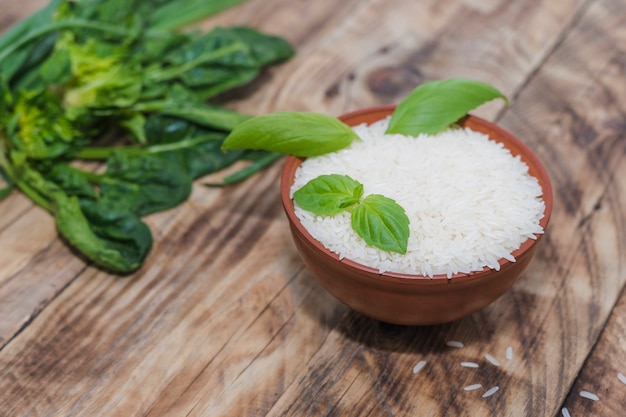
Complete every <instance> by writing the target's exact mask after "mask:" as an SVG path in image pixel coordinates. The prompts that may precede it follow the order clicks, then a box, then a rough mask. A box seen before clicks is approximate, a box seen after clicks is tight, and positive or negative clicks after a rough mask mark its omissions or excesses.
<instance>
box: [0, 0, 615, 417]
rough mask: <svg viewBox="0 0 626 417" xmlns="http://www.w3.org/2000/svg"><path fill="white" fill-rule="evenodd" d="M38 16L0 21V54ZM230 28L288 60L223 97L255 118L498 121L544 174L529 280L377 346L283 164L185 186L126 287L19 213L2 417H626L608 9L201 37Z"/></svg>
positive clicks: (581, 4) (487, 12) (6, 265)
mask: <svg viewBox="0 0 626 417" xmlns="http://www.w3.org/2000/svg"><path fill="white" fill-rule="evenodd" d="M45 3H46V1H44V0H29V1H28V2H25V1H18V0H0V10H1V13H0V31H1V30H4V29H6V28H7V27H9V26H10V25H11V24H12V23H13V22H15V21H16V20H18V19H20V18H21V17H23V16H25V15H27V14H29V13H31V12H32V11H33V10H36V9H37V8H39V7H40V6H42V5H44V4H45ZM234 24H245V25H250V26H254V27H257V28H260V29H262V30H264V31H267V32H271V33H275V34H278V35H281V36H284V37H286V38H287V39H289V40H290V41H291V42H292V43H293V44H294V45H295V46H296V48H297V51H298V55H297V56H296V57H294V58H293V59H292V60H291V61H289V62H288V63H286V64H283V65H281V66H277V67H274V68H272V69H271V70H269V71H267V72H266V73H265V74H264V75H263V76H262V77H261V78H260V79H259V80H257V81H255V82H254V83H253V84H252V85H250V86H249V87H247V88H244V89H241V90H239V91H237V92H234V93H231V94H228V95H226V96H225V97H224V98H223V103H224V104H225V105H228V106H230V107H232V108H235V109H239V110H242V111H246V112H249V113H252V114H263V113H267V112H271V111H276V110H312V111H318V112H323V113H326V114H331V115H339V114H341V113H344V112H346V111H351V110H356V109H359V108H362V107H366V106H369V105H374V104H383V103H392V102H397V101H398V100H400V99H401V98H403V97H404V96H405V95H406V94H408V92H409V91H411V90H412V89H413V88H414V87H415V86H416V85H417V84H418V83H420V82H422V81H425V80H431V79H441V78H447V77H452V76H463V77H469V78H474V79H479V80H483V81H487V82H490V83H492V84H494V85H496V86H497V87H498V88H500V89H501V90H503V91H504V92H505V93H506V94H507V95H509V97H510V98H511V105H510V106H509V107H503V106H502V104H501V103H494V104H488V105H486V106H483V107H481V108H480V109H478V110H477V111H476V112H474V113H475V114H478V115H480V116H483V117H486V118H489V119H491V120H495V121H497V122H498V123H499V124H501V125H502V126H503V127H505V128H506V129H508V130H510V131H512V132H513V133H515V134H516V135H517V136H518V137H520V138H521V139H522V140H523V141H524V142H526V143H527V144H528V145H529V146H530V147H531V148H532V149H534V150H535V151H536V152H537V154H538V155H539V157H540V158H541V159H542V161H543V162H544V164H545V165H546V167H547V169H548V171H549V173H550V176H551V178H552V181H553V187H554V191H555V206H554V212H553V215H552V220H551V224H550V226H549V228H548V231H547V234H546V236H545V238H544V239H543V240H542V241H541V243H540V246H539V249H538V251H537V255H536V257H535V259H533V261H532V263H531V265H530V266H529V269H528V270H527V272H525V273H524V275H523V276H522V277H521V279H520V280H519V281H518V282H517V283H516V284H515V286H514V287H513V288H512V289H511V290H510V291H509V292H508V293H507V294H505V295H504V296H503V297H502V298H501V299H499V300H497V301H496V302H495V303H493V304H492V305H490V306H489V307H487V308H486V309H484V310H483V311H481V312H478V313H476V314H474V315H472V316H470V317H468V318H466V319H463V320H459V321H456V322H453V323H449V324H445V325H440V326H428V327H403V326H395V325H390V324H385V323H381V322H377V321H375V320H372V319H369V318H366V317H363V316H361V315H359V314H357V313H355V312H352V311H350V310H349V309H347V308H346V307H345V306H343V305H341V304H340V303H338V302H337V301H336V300H335V299H333V298H332V297H331V296H330V295H328V294H327V293H326V292H325V291H324V290H323V289H322V288H321V287H320V286H319V285H318V284H317V283H316V281H315V280H314V279H313V277H312V276H311V275H309V274H308V273H307V271H306V270H305V269H304V267H303V265H302V263H301V261H300V259H299V258H298V254H297V253H296V251H295V248H294V247H293V245H292V243H291V239H290V236H289V231H288V226H287V222H286V219H285V217H284V215H283V213H282V208H281V206H280V202H279V196H278V175H279V171H280V164H277V165H276V166H274V167H272V168H271V169H268V170H266V171H265V172H263V173H262V174H260V175H258V176H256V177H254V178H253V179H251V180H249V181H247V182H245V183H243V184H240V185H237V186H234V187H229V188H225V189H222V190H220V189H208V188H206V187H203V186H202V185H201V182H198V184H197V186H196V187H195V188H194V190H193V193H192V196H191V198H190V200H189V201H188V202H186V203H185V204H183V205H181V206H180V207H178V208H176V209H173V210H169V211H167V212H164V213H159V214H156V215H152V216H150V217H149V218H148V219H147V221H148V223H149V225H150V227H151V229H152V230H153V233H154V235H155V247H154V249H153V251H152V253H151V254H150V256H149V258H148V260H147V262H146V264H145V265H144V267H142V268H141V269H140V270H139V271H138V272H136V273H135V274H133V275H132V276H129V277H125V278H120V277H118V276H114V275H109V274H106V273H105V272H102V271H100V270H98V269H96V268H94V267H92V266H89V265H86V264H85V263H84V262H82V261H81V260H80V259H78V258H76V257H75V256H73V255H72V253H71V251H70V250H69V249H68V248H67V247H66V246H65V245H64V244H63V242H61V241H60V240H59V238H58V237H57V234H56V230H55V228H54V223H53V220H52V219H51V218H50V216H49V215H48V214H47V213H46V212H44V211H43V210H41V209H40V208H38V207H35V206H33V205H32V204H31V203H30V201H29V200H27V199H26V198H24V197H23V196H22V195H20V194H19V193H17V192H15V193H13V194H12V195H11V196H10V197H9V198H7V199H5V200H3V201H1V202H0V248H1V249H0V415H1V416H211V417H213V416H266V415H268V416H277V415H281V416H331V415H332V416H473V417H475V416H561V415H562V411H561V410H562V408H563V407H567V409H568V410H569V413H570V414H571V416H583V415H584V416H591V415H593V416H620V415H625V414H626V384H625V383H624V382H622V381H621V380H620V379H619V378H618V374H620V373H621V374H626V338H625V337H626V336H625V335H626V321H625V319H624V318H625V317H626V295H625V292H624V286H625V283H626V210H625V209H624V207H626V162H625V158H626V0H563V1H559V2H553V1H549V0H533V1H525V2H521V1H519V2H514V1H507V0H487V1H480V0H465V1H460V0H458V1H457V0H443V1H442V0H426V1H420V2H416V1H414V0H387V1H382V0H358V1H357V0H346V1H341V2H339V1H335V0H318V1H308V0H288V1H287V0H250V1H249V2H247V3H245V4H243V5H241V6H239V7H236V8H234V9H231V10H229V11H227V12H225V13H223V14H221V15H219V16H217V17H215V18H211V19H208V20H207V21H205V22H203V23H202V24H201V25H200V27H202V28H205V29H208V28H210V27H212V26H215V25H234ZM449 340H457V341H461V342H463V343H464V347H463V348H461V349H458V348H451V347H448V346H446V342H447V341H449ZM508 347H511V348H512V353H513V355H512V358H511V359H508V358H507V355H506V350H507V348H508ZM486 354H490V355H493V356H494V357H495V358H496V359H497V360H498V361H499V366H495V365H493V364H492V363H490V362H489V361H488V360H487V359H486V358H485V355H486ZM420 361H425V363H426V364H425V366H424V368H423V369H422V370H421V371H419V372H418V373H414V372H413V367H414V366H415V365H416V364H417V363H418V362H420ZM462 361H472V362H476V363H478V364H479V368H476V369H472V368H464V367H462V366H461V365H460V363H461V362H462ZM470 384H481V385H482V387H481V388H480V389H479V390H476V391H465V390H464V389H463V388H464V387H465V386H468V385H470ZM493 386H498V387H499V391H498V392H496V393H495V394H494V395H493V396H491V397H488V398H483V397H482V394H483V393H484V392H485V391H486V390H487V389H488V388H490V387H493ZM580 391H589V392H592V393H595V394H596V395H598V397H599V400H598V401H593V400H589V399H587V398H583V397H581V396H580V394H579V393H580Z"/></svg>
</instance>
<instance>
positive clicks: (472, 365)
mask: <svg viewBox="0 0 626 417" xmlns="http://www.w3.org/2000/svg"><path fill="white" fill-rule="evenodd" d="M461 366H462V367H464V368H478V364H477V363H476V362H461Z"/></svg>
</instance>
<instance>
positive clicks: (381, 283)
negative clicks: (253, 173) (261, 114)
mask: <svg viewBox="0 0 626 417" xmlns="http://www.w3.org/2000/svg"><path fill="white" fill-rule="evenodd" d="M393 109H394V106H381V107H373V108H367V109H363V110H359V111H356V112H353V113H348V114H346V115H343V116H341V117H340V118H339V119H340V120H342V121H343V122H345V123H346V124H348V125H351V126H354V125H357V124H361V123H372V122H374V121H376V120H379V119H381V118H384V117H386V116H388V115H389V114H391V112H392V111H393ZM459 124H461V125H462V126H466V127H469V128H471V129H473V130H476V131H479V132H483V133H486V134H488V135H489V136H490V138H491V139H492V140H495V141H497V142H501V143H503V144H504V146H506V147H507V148H508V149H509V150H510V151H511V153H512V154H513V155H520V157H521V159H522V160H523V161H524V162H526V164H527V165H528V166H529V169H530V174H531V175H533V176H534V177H536V178H537V179H538V180H539V183H540V185H541V187H542V190H543V199H544V202H545V205H546V209H545V214H544V217H543V219H542V220H541V222H540V223H541V226H542V227H543V229H544V230H545V229H546V226H547V225H548V221H549V219H550V213H551V211H552V187H551V185H550V179H549V178H548V174H547V172H546V170H545V168H544V167H543V165H542V164H541V162H540V161H539V159H537V157H536V156H535V155H534V154H533V153H532V151H531V150H530V149H529V148H528V147H527V146H526V145H524V144H523V143H522V142H521V141H520V140H519V139H517V138H515V137H514V136H513V135H512V134H510V133H508V132H506V131H505V130H503V129H501V128H500V127H498V126H496V125H495V124H493V123H490V122H488V121H486V120H483V119H480V118H478V117H474V116H467V117H465V118H464V119H462V120H461V121H459ZM301 163H302V160H301V159H299V158H296V157H293V156H289V157H288V158H287V160H286V162H285V165H284V167H283V170H282V174H281V186H280V193H281V198H282V203H283V206H284V209H285V213H286V214H287V218H288V220H289V225H290V228H291V234H292V236H293V240H294V243H295V245H296V248H297V250H298V252H299V254H300V256H301V258H302V260H303V262H304V264H305V265H306V267H307V268H308V270H309V271H310V272H311V273H312V274H313V275H314V276H315V277H316V278H317V279H318V280H319V282H320V283H321V284H322V286H323V287H324V288H325V289H326V290H327V291H328V292H330V293H331V294H332V295H333V296H335V297H336V298H337V299H338V300H340V301H341V302H343V303H344V304H346V305H348V306H349V307H351V308H352V309H354V310H356V311H358V312H360V313H362V314H364V315H366V316H369V317H371V318H374V319H377V320H381V321H384V322H388V323H395V324H402V325H430V324H438V323H445V322H449V321H453V320H456V319H459V318H462V317H465V316H467V315H470V314H472V313H474V312H476V311H478V310H481V309H482V308H484V307H486V306H487V305H488V304H490V303H491V302H493V301H494V300H496V299H497V298H498V297H500V296H501V295H502V294H504V293H505V292H506V291H507V290H508V289H509V288H511V286H512V285H513V284H514V283H515V281H516V280H517V279H518V277H519V276H520V274H521V273H522V271H523V270H524V269H525V268H526V266H527V265H528V263H529V262H530V260H531V258H532V257H533V255H534V253H535V250H536V248H537V243H538V241H539V240H540V237H541V235H539V236H537V240H533V239H528V240H527V241H526V242H524V243H523V244H522V245H521V246H520V247H519V248H518V249H517V250H515V251H514V252H513V256H514V257H515V259H516V262H510V261H507V260H505V259H501V260H500V261H499V262H500V270H499V271H495V270H492V269H488V268H484V269H483V270H482V271H480V272H472V273H469V274H455V275H453V276H452V278H450V279H448V277H447V276H445V275H435V276H434V277H432V278H429V277H425V276H423V275H409V274H400V273H389V272H386V273H383V274H380V273H379V272H378V271H377V270H375V269H373V268H370V267H367V266H364V265H360V264H358V263H356V262H353V261H351V260H349V259H345V258H344V259H343V260H339V257H338V256H337V254H335V253H332V252H330V251H329V250H327V249H326V248H324V246H323V245H322V244H321V243H320V242H318V241H317V240H315V239H314V238H313V237H312V236H311V235H310V234H309V233H308V232H307V230H306V229H305V228H304V227H303V226H302V224H301V223H300V221H299V220H298V218H297V217H296V215H295V214H294V210H293V201H292V200H291V198H290V196H289V189H290V187H291V185H292V184H293V178H294V174H295V171H296V169H297V168H298V166H300V164H301Z"/></svg>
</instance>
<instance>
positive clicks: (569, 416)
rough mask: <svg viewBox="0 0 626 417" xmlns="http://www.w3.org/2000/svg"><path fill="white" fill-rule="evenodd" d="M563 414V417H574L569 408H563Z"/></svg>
mask: <svg viewBox="0 0 626 417" xmlns="http://www.w3.org/2000/svg"><path fill="white" fill-rule="evenodd" d="M561 414H562V415H563V417H572V416H571V415H570V413H569V410H568V409H567V407H563V408H561Z"/></svg>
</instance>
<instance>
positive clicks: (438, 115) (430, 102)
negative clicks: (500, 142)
mask: <svg viewBox="0 0 626 417" xmlns="http://www.w3.org/2000/svg"><path fill="white" fill-rule="evenodd" d="M496 98H501V99H503V100H504V101H505V102H506V103H507V104H508V99H507V98H506V96H505V95H504V94H502V93H501V92H500V91H499V90H498V89H496V88H494V87H492V86H491V85H489V84H485V83H482V82H479V81H473V80H467V79H463V78H452V79H448V80H443V81H432V82H428V83H424V84H422V85H420V86H418V87H417V88H416V89H415V90H413V92H412V93H411V94H409V96H408V97H407V98H405V99H404V100H402V101H401V102H400V104H398V107H396V109H395V110H394V112H393V115H392V116H391V120H390V121H389V127H388V128H387V132H386V133H400V134H403V135H411V136H417V135H419V134H420V133H426V134H432V133H437V132H440V131H442V130H444V129H446V128H447V127H448V126H450V125H451V124H453V123H454V122H456V121H457V120H459V119H460V118H461V117H463V116H465V115H466V114H467V112H469V111H470V110H473V109H475V108H476V107H478V106H480V105H481V104H484V103H486V102H488V101H491V100H493V99H496Z"/></svg>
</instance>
